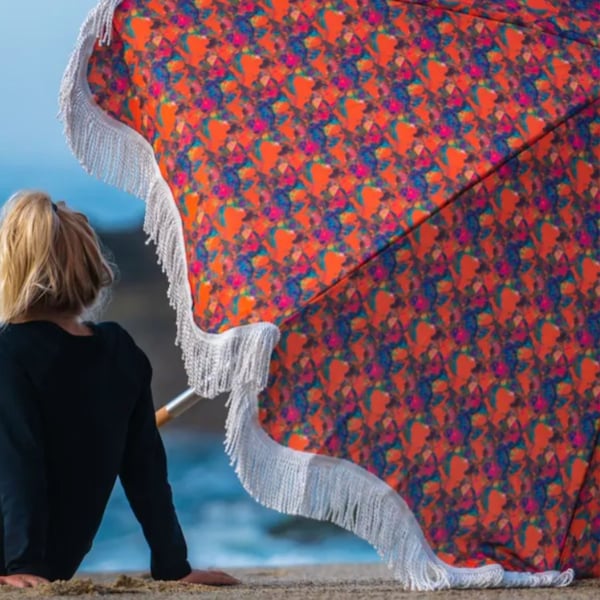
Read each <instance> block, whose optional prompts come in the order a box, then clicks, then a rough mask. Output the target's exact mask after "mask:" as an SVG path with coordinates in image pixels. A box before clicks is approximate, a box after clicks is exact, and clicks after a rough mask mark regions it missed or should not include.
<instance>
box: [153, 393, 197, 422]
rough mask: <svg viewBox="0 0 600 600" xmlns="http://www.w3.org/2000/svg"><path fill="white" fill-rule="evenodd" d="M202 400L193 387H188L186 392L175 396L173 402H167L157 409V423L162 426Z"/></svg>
mask: <svg viewBox="0 0 600 600" xmlns="http://www.w3.org/2000/svg"><path fill="white" fill-rule="evenodd" d="M199 400H200V396H197V395H196V392H195V390H194V389H193V388H189V389H187V390H186V391H185V392H183V393H181V394H179V396H177V397H176V398H173V400H171V402H169V403H168V404H165V405H164V406H163V407H162V408H159V409H158V410H157V411H156V424H157V425H158V427H161V426H162V425H164V424H165V423H168V422H169V421H171V420H172V419H174V418H175V417H178V416H179V415H180V414H182V413H184V412H185V411H186V410H187V409H188V408H191V407H192V406H194V404H196V402H198V401H199Z"/></svg>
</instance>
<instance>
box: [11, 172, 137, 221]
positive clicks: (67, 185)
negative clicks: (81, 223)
mask: <svg viewBox="0 0 600 600" xmlns="http://www.w3.org/2000/svg"><path fill="white" fill-rule="evenodd" d="M21 189H29V190H43V191H45V192H48V193H49V194H50V195H51V196H52V198H53V199H54V200H56V201H59V200H64V201H65V202H66V203H67V204H68V205H69V206H70V207H71V208H74V209H76V210H79V211H81V212H84V213H85V214H86V215H87V217H88V218H89V220H90V222H91V223H92V225H93V226H94V227H96V228H98V229H100V230H102V231H118V230H125V229H130V228H132V227H136V226H138V225H139V224H140V223H141V222H142V220H143V218H144V203H143V202H142V201H141V200H139V199H137V198H134V197H133V196H131V195H130V194H126V193H125V192H121V191H120V190H117V189H116V188H114V187H111V186H108V185H107V184H105V183H103V182H101V181H99V180H97V179H94V178H93V177H90V176H89V175H88V174H87V173H86V172H85V171H84V170H83V169H82V168H81V167H80V166H79V165H78V164H77V163H76V162H75V161H71V162H70V163H69V164H68V165H61V166H57V165H46V164H44V163H36V164H31V163H28V164H24V165H20V164H10V165H7V164H5V163H1V164H0V205H2V204H4V202H5V201H6V200H8V198H9V197H10V196H11V195H12V194H14V193H15V192H17V191H19V190H21Z"/></svg>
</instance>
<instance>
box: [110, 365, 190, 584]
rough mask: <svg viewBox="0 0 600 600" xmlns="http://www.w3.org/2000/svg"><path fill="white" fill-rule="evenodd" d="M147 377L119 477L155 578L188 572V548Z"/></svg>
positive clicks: (134, 413) (134, 414) (137, 405)
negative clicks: (170, 482) (169, 476)
mask: <svg viewBox="0 0 600 600" xmlns="http://www.w3.org/2000/svg"><path fill="white" fill-rule="evenodd" d="M146 363H147V369H148V372H149V376H148V377H147V381H146V382H145V384H144V388H143V392H142V394H141V396H140V398H139V399H138V401H137V404H136V407H135V409H134V411H133V414H132V416H131V419H130V422H129V431H128V436H127V445H126V450H125V456H124V459H123V463H122V467H121V472H120V479H121V483H122V484H123V488H124V490H125V494H126V495H127V498H128V500H129V503H130V504H131V507H132V509H133V512H134V513H135V516H136V517H137V519H138V521H139V522H140V524H141V525H142V529H143V531H144V536H145V538H146V541H147V542H148V545H149V546H150V550H151V554H152V557H151V571H152V577H153V578H154V579H167V580H168V579H181V578H183V577H185V576H187V575H189V574H190V572H191V568H190V565H189V563H188V561H187V547H186V543H185V540H184V537H183V533H182V531H181V527H180V526H179V521H178V520H177V515H176V514H175V508H174V506H173V498H172V494H171V487H170V485H169V482H168V479H167V461H166V456H165V450H164V446H163V443H162V440H161V438H160V435H159V433H158V429H157V427H156V420H155V416H154V405H153V403H152V392H151V390H150V379H151V368H150V365H149V363H148V362H147V359H146Z"/></svg>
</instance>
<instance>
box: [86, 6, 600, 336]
mask: <svg viewBox="0 0 600 600" xmlns="http://www.w3.org/2000/svg"><path fill="white" fill-rule="evenodd" d="M500 4H501V5H504V3H500ZM563 4H564V3H563ZM488 5H490V3H488ZM536 5H537V3H536ZM496 6H498V4H496ZM507 6H508V5H507ZM565 6H566V4H565ZM548 10H549V11H550V13H552V10H550V9H548ZM532 11H533V12H534V13H535V15H536V19H538V20H539V18H540V14H542V13H543V11H544V9H543V7H537V6H536V9H535V10H533V9H529V11H527V10H525V8H523V7H521V9H520V13H519V12H518V11H516V13H517V16H518V15H519V14H523V15H524V17H523V18H524V19H525V20H527V19H526V17H527V16H528V14H529V13H532ZM563 12H564V11H563ZM552 14H553V13H552ZM577 23H579V21H574V22H573V24H572V27H573V28H574V27H575V26H576V24H577ZM599 80H600V50H597V49H596V48H594V47H592V46H589V45H586V44H583V43H579V42H575V41H573V40H571V39H568V38H567V37H561V36H555V35H550V34H548V33H546V32H545V31H543V30H540V29H536V28H532V29H525V28H521V27H516V26H514V25H511V24H506V23H502V22H499V21H497V20H495V19H493V18H489V19H488V18H484V17H476V16H471V15H468V14H463V13H460V12H455V11H446V10H441V9H431V8H429V7H427V6H421V5H419V4H410V3H403V2H390V3H386V2H375V1H372V2H371V1H368V2H367V1H361V2H358V1H351V0H335V1H332V0H330V1H326V2H322V1H316V0H307V1H297V2H289V1H277V2H274V1H272V2H266V1H265V2H254V1H253V2H231V1H230V0H222V1H217V0H214V1H197V2H192V1H190V0H187V1H182V0H160V1H152V0H144V1H142V0H125V1H124V2H123V3H122V4H121V6H120V7H119V9H118V11H117V13H116V17H115V30H114V32H113V41H112V44H111V45H110V46H107V47H104V48H102V47H101V48H97V49H96V51H95V52H94V54H93V55H92V58H91V61H90V67H89V81H90V86H91V89H92V92H93V93H94V95H95V97H96V100H97V102H98V103H99V105H100V106H101V107H102V108H104V110H106V111H107V112H108V113H109V114H112V115H113V116H115V117H116V118H118V119H119V120H121V121H122V122H124V123H126V124H128V125H130V126H131V127H133V128H134V129H136V130H137V131H139V132H140V133H142V135H144V137H145V138H146V139H147V140H148V141H149V142H150V143H151V144H152V146H153V148H154V151H155V154H156V157H157V160H158V163H159V165H160V167H161V170H162V172H163V174H164V176H165V178H166V179H167V181H168V182H169V183H170V185H171V188H172V190H173V193H174V196H175V198H176V201H177V203H178V205H179V207H180V211H181V215H182V221H183V226H184V231H185V235H186V247H187V257H188V264H189V280H190V285H191V287H192V290H193V292H194V294H193V295H194V300H195V306H194V312H195V317H196V321H197V323H198V325H199V326H200V327H202V328H203V329H204V330H207V331H214V332H218V331H223V330H225V329H227V328H229V327H232V326H235V325H240V324H245V323H249V322H255V321H261V320H263V321H271V322H275V323H277V324H279V323H282V322H283V321H285V319H287V318H289V317H290V316H292V315H293V314H295V313H296V312H297V311H298V310H299V309H300V308H301V307H302V306H304V305H306V303H307V302H310V300H311V299H312V298H314V297H316V296H318V295H319V294H320V293H323V292H324V291H325V290H326V289H328V287H329V286H331V285H332V284H333V283H335V282H336V281H339V280H340V279H342V278H343V277H345V276H346V275H348V274H349V273H350V272H352V270H353V269H355V268H357V267H358V266H360V265H361V264H362V263H363V262H365V261H366V260H368V259H369V258H370V257H372V256H374V255H375V254H377V253H378V252H380V251H381V250H382V249H383V248H385V247H386V246H387V244H389V243H390V242H391V241H392V240H394V239H397V238H398V237H400V236H402V235H403V234H404V233H405V232H406V231H407V230H409V229H410V228H411V227H414V226H415V225H416V224H418V223H420V222H422V221H423V220H424V219H426V218H427V217H428V216H429V215H430V214H431V213H432V212H434V211H435V210H436V209H437V208H439V207H440V206H443V205H444V204H445V203H446V202H448V201H450V200H451V199H452V198H453V197H454V196H455V195H456V194H458V193H460V191H461V190H463V189H464V188H465V187H468V186H469V185H471V184H473V183H474V182H476V181H478V180H479V179H481V178H482V177H484V176H485V175H486V174H487V173H489V172H490V171H492V170H493V169H495V168H497V167H498V165H500V164H501V163H502V162H503V161H505V160H506V158H507V157H509V156H511V155H512V154H514V153H515V152H518V151H519V150H521V149H522V148H523V147H525V146H526V145H527V144H529V143H531V142H532V141H534V140H535V139H536V138H537V137H538V136H539V135H541V134H542V133H543V132H544V131H545V130H546V129H548V128H551V127H554V126H555V124H556V123H557V121H559V120H560V119H562V118H564V117H565V116H567V115H568V114H570V113H571V112H572V111H574V110H576V109H577V108H578V107H581V106H582V105H584V104H586V103H587V102H589V101H590V99H591V98H592V97H594V95H595V94H597V93H598V81H599Z"/></svg>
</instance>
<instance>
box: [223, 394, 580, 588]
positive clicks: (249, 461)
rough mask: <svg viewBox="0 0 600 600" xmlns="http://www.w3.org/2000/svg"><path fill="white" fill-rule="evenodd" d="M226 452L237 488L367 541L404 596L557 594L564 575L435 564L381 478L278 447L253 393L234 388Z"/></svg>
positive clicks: (415, 525) (349, 465)
mask: <svg viewBox="0 0 600 600" xmlns="http://www.w3.org/2000/svg"><path fill="white" fill-rule="evenodd" d="M228 405H229V413H228V417H227V423H226V430H227V434H226V439H225V449H226V451H227V453H228V454H229V456H230V458H231V463H232V465H233V466H234V467H235V471H236V473H237V474H238V476H239V478H240V480H241V482H242V484H243V485H244V487H245V488H246V490H247V491H248V493H249V494H250V495H251V496H252V497H253V498H255V499H256V500H258V501H259V502H260V503H261V504H264V505H265V506H268V507H269V508H274V509H276V510H279V511H282V512H285V513H288V514H292V515H302V516H305V517H310V518H313V519H318V520H321V521H331V522H333V523H335V524H336V525H339V526H340V527H343V528H344V529H347V530H349V531H352V532H353V533H355V534H356V535H358V536H359V537H361V538H363V539H365V540H366V541H368V542H369V543H370V544H371V545H372V546H373V547H375V548H376V549H377V552H378V553H379V555H380V556H381V558H382V559H383V560H384V561H385V562H386V563H387V564H388V566H389V567H390V568H391V569H392V570H393V573H394V577H395V578H396V579H398V581H399V582H400V584H401V586H402V587H403V588H404V589H406V590H420V591H429V590H441V589H448V588H489V587H541V586H547V587H548V586H552V587H562V586H565V585H569V584H570V583H571V581H572V580H573V575H574V574H573V571H572V570H571V569H570V570H568V571H565V572H564V573H560V572H559V571H548V572H545V573H514V572H507V571H505V570H504V569H503V568H502V567H501V566H500V565H488V566H485V567H480V568H474V569H468V568H457V567H452V566H450V565H448V564H446V563H444V562H443V561H442V560H440V559H439V558H438V557H437V556H436V555H435V553H434V552H433V551H432V550H431V547H430V546H429V544H428V543H427V541H426V540H425V537H424V536H423V532H422V530H421V528H420V526H419V524H418V523H417V521H416V519H415V517H414V515H413V513H412V511H411V510H410V508H409V507H408V505H407V504H406V502H405V501H404V500H403V499H402V498H401V497H400V496H399V495H398V494H397V493H396V492H395V490H394V489H393V488H391V487H390V486H388V485H387V484H386V483H385V482H383V481H382V480H381V479H379V478H377V477H375V476H374V475H372V474H371V473H369V472H368V471H366V470H365V469H362V468H361V467H359V466H357V465H355V464H354V463H351V462H349V461H346V460H342V459H337V458H330V457H327V456H322V455H319V454H312V453H308V452H299V451H296V450H291V449H289V448H286V447H285V446H281V445H280V444H277V443H276V442H275V441H274V440H272V439H271V438H270V437H269V436H268V435H267V434H266V432H265V431H264V429H263V428H262V427H261V426H260V424H259V422H258V390H257V388H253V387H252V386H245V387H243V388H235V389H234V390H233V391H232V393H231V395H230V398H229V400H228Z"/></svg>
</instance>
